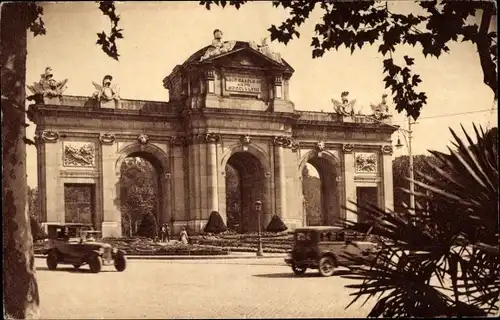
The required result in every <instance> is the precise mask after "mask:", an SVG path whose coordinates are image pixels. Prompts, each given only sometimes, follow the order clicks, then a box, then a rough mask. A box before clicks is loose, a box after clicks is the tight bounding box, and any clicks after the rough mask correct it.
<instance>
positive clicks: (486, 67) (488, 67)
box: [476, 7, 498, 99]
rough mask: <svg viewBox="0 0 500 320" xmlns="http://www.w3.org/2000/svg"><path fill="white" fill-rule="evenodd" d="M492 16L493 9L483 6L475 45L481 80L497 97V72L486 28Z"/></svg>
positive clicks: (496, 97)
mask: <svg viewBox="0 0 500 320" xmlns="http://www.w3.org/2000/svg"><path fill="white" fill-rule="evenodd" d="M492 17H493V11H492V10H491V7H487V8H484V9H483V14H482V16H481V24H480V26H479V32H478V37H477V41H476V46H477V51H478V54H479V61H480V63H481V68H482V69H483V81H484V83H485V84H486V85H487V86H488V87H490V88H491V90H493V94H494V95H495V99H498V93H497V90H498V80H497V72H496V66H495V64H494V63H493V59H492V57H491V54H490V40H489V37H488V29H489V27H490V22H491V18H492Z"/></svg>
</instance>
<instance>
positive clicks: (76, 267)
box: [73, 263, 82, 269]
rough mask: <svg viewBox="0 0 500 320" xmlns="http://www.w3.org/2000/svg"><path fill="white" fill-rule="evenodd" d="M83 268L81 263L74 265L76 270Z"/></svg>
mask: <svg viewBox="0 0 500 320" xmlns="http://www.w3.org/2000/svg"><path fill="white" fill-rule="evenodd" d="M81 266H82V265H81V264H79V263H75V264H73V267H74V268H75V269H80V267H81Z"/></svg>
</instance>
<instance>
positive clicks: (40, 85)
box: [27, 67, 68, 103]
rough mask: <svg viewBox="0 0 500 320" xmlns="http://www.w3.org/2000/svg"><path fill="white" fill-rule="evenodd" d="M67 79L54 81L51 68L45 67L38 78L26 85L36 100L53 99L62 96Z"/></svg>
mask: <svg viewBox="0 0 500 320" xmlns="http://www.w3.org/2000/svg"><path fill="white" fill-rule="evenodd" d="M67 82H68V79H64V80H63V81H56V80H55V79H54V75H53V74H52V68H51V67H47V68H45V72H44V73H42V74H41V75H40V80H39V81H38V82H35V83H33V85H28V86H27V87H28V89H29V90H30V91H31V92H32V93H33V95H34V96H35V99H36V100H37V101H38V102H42V103H43V101H46V99H48V100H50V99H54V98H60V97H62V94H63V92H64V90H66V83H67Z"/></svg>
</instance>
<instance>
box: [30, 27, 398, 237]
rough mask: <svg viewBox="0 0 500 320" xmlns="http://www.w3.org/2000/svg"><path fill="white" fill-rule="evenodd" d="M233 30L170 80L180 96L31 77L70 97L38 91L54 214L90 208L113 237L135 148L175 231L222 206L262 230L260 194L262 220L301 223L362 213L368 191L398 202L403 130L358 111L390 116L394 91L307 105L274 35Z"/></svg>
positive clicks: (65, 216)
mask: <svg viewBox="0 0 500 320" xmlns="http://www.w3.org/2000/svg"><path fill="white" fill-rule="evenodd" d="M222 36H223V34H222V31H220V30H219V29H216V30H215V31H214V32H213V39H212V42H211V44H210V45H209V46H205V47H203V48H200V49H199V50H197V51H195V52H194V53H193V54H192V55H191V56H190V57H189V58H188V59H187V60H186V61H184V62H182V64H179V65H177V66H175V68H174V69H173V70H172V72H171V73H170V74H169V75H167V76H166V77H165V78H164V79H163V86H164V88H165V89H167V90H168V93H169V94H168V95H169V100H168V101H148V100H147V97H144V98H145V99H144V100H129V99H122V98H121V97H120V91H119V88H118V86H116V85H115V84H114V83H113V77H112V76H111V75H105V76H104V77H103V79H102V83H99V84H98V83H95V82H93V85H94V87H95V91H94V93H93V94H92V95H89V96H85V97H78V96H69V95H63V91H64V87H65V86H64V85H65V84H66V82H67V80H65V81H61V82H57V81H55V80H53V78H52V72H51V69H50V68H48V69H47V70H46V72H45V73H44V74H43V75H42V79H41V80H40V81H39V83H38V84H36V85H34V86H31V88H30V89H31V90H32V91H33V92H36V93H38V94H40V95H42V96H44V95H45V96H46V97H49V96H57V97H61V99H59V105H57V104H53V103H44V102H45V101H37V104H36V106H35V107H34V108H32V109H31V110H30V111H31V113H30V115H31V116H33V117H32V120H33V121H35V123H36V125H37V127H36V134H37V137H38V139H37V142H38V143H37V158H38V170H39V172H38V177H39V179H38V189H39V192H40V199H41V200H40V201H41V204H40V206H41V209H42V218H43V220H44V221H45V222H64V221H73V220H74V219H77V220H78V219H79V218H78V217H79V216H81V215H82V214H84V213H85V215H86V216H85V219H86V220H85V221H91V222H92V224H93V225H94V227H95V228H97V229H99V230H101V231H102V232H103V236H105V237H111V236H116V237H118V236H121V234H122V227H123V224H122V212H121V201H123V199H122V198H121V190H122V187H123V186H121V185H120V183H121V182H120V181H122V180H121V179H120V177H121V171H120V170H121V169H120V168H121V164H122V163H123V162H124V161H125V159H126V158H127V157H131V156H133V157H143V158H144V159H148V160H149V161H150V162H151V163H152V164H153V166H154V168H155V170H156V175H155V177H156V178H155V179H157V180H156V181H155V183H156V184H157V187H158V188H157V190H158V197H157V202H158V203H157V205H156V206H154V208H155V209H154V211H155V214H156V222H157V224H158V225H161V224H163V223H167V222H168V223H170V224H171V226H172V230H173V232H174V233H178V232H179V231H180V230H181V229H182V228H183V227H187V228H188V231H189V233H190V234H195V233H198V232H200V231H202V230H203V228H204V226H205V225H206V223H207V221H208V218H209V215H210V213H211V212H212V211H217V212H219V214H220V215H221V217H222V218H223V219H224V221H225V222H226V223H227V222H228V221H229V220H231V221H232V222H231V223H233V224H234V225H232V226H231V228H238V230H239V231H242V230H244V231H255V230H256V228H257V227H258V219H257V216H256V214H257V213H256V212H255V211H254V203H255V202H256V201H257V200H259V201H261V202H262V205H263V210H262V219H261V220H260V221H261V227H263V228H264V227H265V226H267V224H268V223H269V222H270V220H271V218H272V216H273V215H278V216H279V217H280V218H281V220H282V221H283V222H284V223H285V224H286V225H287V226H288V228H289V229H291V230H293V229H294V228H297V227H301V226H304V225H307V223H308V221H309V222H310V221H315V222H314V223H322V224H333V223H334V222H335V221H336V220H337V219H339V218H348V219H356V216H355V215H354V214H351V213H350V211H349V210H345V209H344V206H347V207H350V206H351V201H355V200H356V199H364V198H366V197H368V198H369V199H371V200H370V201H375V202H376V204H377V205H379V206H380V207H382V208H389V207H391V205H392V155H391V154H392V147H391V135H392V133H393V132H394V130H395V129H394V127H392V126H388V125H386V124H385V123H383V122H381V121H378V122H377V121H372V122H370V121H352V119H353V118H354V119H356V118H357V117H358V118H370V117H372V116H373V117H374V118H377V119H383V118H384V117H386V116H387V115H388V108H389V107H388V106H387V102H386V98H387V95H384V96H383V97H382V101H381V102H380V103H378V104H376V105H372V106H371V107H372V112H373V115H359V112H356V111H357V110H354V109H355V104H356V100H355V99H350V98H349V92H348V91H344V92H342V94H341V101H337V100H335V99H332V102H333V105H334V111H335V112H336V113H337V114H339V116H333V117H332V114H331V113H330V112H328V113H321V112H309V111H301V110H300V109H306V108H307V106H297V107H296V106H295V105H294V103H293V102H292V101H291V100H290V89H291V87H290V81H291V79H292V75H293V74H294V69H293V68H292V66H290V65H289V64H288V62H287V61H286V59H285V58H284V57H281V56H280V55H279V54H277V53H275V52H273V50H271V48H270V47H269V45H268V43H267V39H264V40H263V41H262V43H261V44H256V43H255V42H252V41H224V40H223V38H222ZM133 80H139V79H133ZM158 80H160V79H158ZM89 82H90V81H89ZM90 102H91V103H90ZM107 109H113V110H107ZM307 164H309V165H311V166H313V167H314V168H316V170H317V173H318V178H319V179H320V182H321V190H319V191H318V192H320V193H321V197H319V198H320V199H322V200H321V208H320V209H318V210H320V212H319V213H318V214H319V216H318V217H316V218H317V219H316V218H314V219H310V217H309V215H310V212H309V213H308V211H307V210H306V206H305V205H304V203H305V201H306V200H307V199H304V192H303V189H304V188H303V185H302V183H303V180H302V170H303V168H304V166H306V165H307ZM234 177H238V179H235V178H234ZM231 179H233V180H231ZM68 190H70V191H71V192H69V193H68V192H67V191H68ZM235 190H236V191H237V192H236V191H235ZM68 194H78V195H79V196H80V198H75V197H73V198H72V197H70V196H68ZM230 194H236V195H237V196H235V197H236V200H235V199H233V198H231V197H229V195H230ZM306 202H307V201H306ZM229 216H230V217H231V219H228V217H229ZM75 217H76V218H75ZM308 217H309V218H308ZM82 219H83V218H82Z"/></svg>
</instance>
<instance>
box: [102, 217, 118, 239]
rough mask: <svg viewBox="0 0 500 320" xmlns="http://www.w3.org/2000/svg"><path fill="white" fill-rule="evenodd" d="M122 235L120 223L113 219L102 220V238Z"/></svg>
mask: <svg viewBox="0 0 500 320" xmlns="http://www.w3.org/2000/svg"><path fill="white" fill-rule="evenodd" d="M121 236H122V228H121V225H120V223H118V222H115V221H104V222H103V223H102V237H103V238H108V237H112V238H118V237H121Z"/></svg>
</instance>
